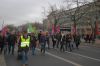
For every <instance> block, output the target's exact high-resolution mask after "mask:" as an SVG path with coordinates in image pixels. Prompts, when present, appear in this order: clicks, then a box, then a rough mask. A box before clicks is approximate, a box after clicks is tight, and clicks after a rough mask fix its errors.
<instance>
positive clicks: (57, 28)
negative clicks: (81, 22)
mask: <svg viewBox="0 0 100 66" xmlns="http://www.w3.org/2000/svg"><path fill="white" fill-rule="evenodd" d="M56 32H57V33H59V32H60V26H59V25H57V26H56Z"/></svg>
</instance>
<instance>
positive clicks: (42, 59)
mask: <svg viewBox="0 0 100 66" xmlns="http://www.w3.org/2000/svg"><path fill="white" fill-rule="evenodd" d="M28 57H29V61H28V66H100V48H96V47H89V46H80V48H79V50H77V49H74V50H73V51H72V52H69V51H66V52H61V51H59V49H49V50H46V54H45V55H43V54H41V53H40V51H39V49H37V50H36V53H35V55H34V56H33V55H32V54H31V51H29V54H28ZM16 58H17V51H15V54H14V56H13V55H5V61H6V65H7V66H21V61H19V60H17V59H16Z"/></svg>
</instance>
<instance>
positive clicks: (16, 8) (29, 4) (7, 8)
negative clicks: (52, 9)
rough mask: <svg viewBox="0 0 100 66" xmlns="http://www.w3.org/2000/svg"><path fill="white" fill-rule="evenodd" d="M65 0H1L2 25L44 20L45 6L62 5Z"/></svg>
mask: <svg viewBox="0 0 100 66" xmlns="http://www.w3.org/2000/svg"><path fill="white" fill-rule="evenodd" d="M63 1H64V0H0V26H1V24H2V21H3V20H4V22H5V24H14V25H21V24H23V23H27V22H28V21H32V22H34V21H42V19H43V14H42V12H43V7H45V8H46V10H47V9H48V7H49V6H50V4H51V5H54V4H56V5H61V4H62V3H64V2H63Z"/></svg>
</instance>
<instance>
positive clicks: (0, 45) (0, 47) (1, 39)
mask: <svg viewBox="0 0 100 66" xmlns="http://www.w3.org/2000/svg"><path fill="white" fill-rule="evenodd" d="M3 48H4V36H3V35H2V32H1V31H0V54H2V51H3Z"/></svg>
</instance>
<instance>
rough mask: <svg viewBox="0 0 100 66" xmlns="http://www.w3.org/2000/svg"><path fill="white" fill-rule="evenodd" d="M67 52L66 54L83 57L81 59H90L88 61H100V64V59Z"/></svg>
mask: <svg viewBox="0 0 100 66" xmlns="http://www.w3.org/2000/svg"><path fill="white" fill-rule="evenodd" d="M65 52H66V53H70V54H73V55H78V56H81V57H84V58H88V59H91V60H95V61H99V62H100V59H96V58H92V57H89V56H85V55H81V54H78V53H73V52H69V51H65Z"/></svg>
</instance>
